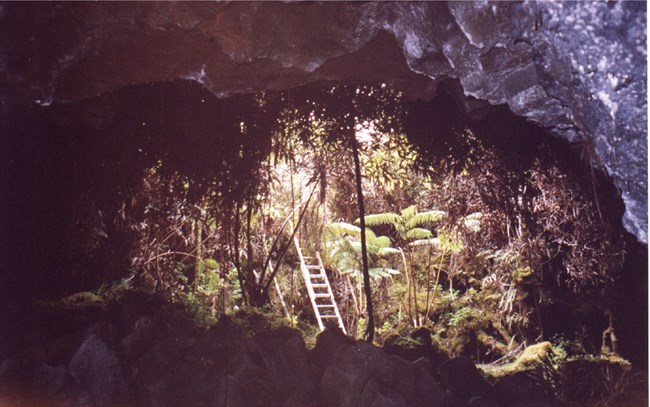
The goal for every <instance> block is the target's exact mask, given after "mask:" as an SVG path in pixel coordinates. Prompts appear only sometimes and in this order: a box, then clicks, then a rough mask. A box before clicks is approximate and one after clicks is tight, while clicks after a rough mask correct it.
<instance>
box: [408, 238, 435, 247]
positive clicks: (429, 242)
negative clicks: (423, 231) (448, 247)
mask: <svg viewBox="0 0 650 407" xmlns="http://www.w3.org/2000/svg"><path fill="white" fill-rule="evenodd" d="M409 246H436V247H438V246H440V239H438V238H437V237H433V238H431V239H418V240H414V241H412V242H411V243H409Z"/></svg>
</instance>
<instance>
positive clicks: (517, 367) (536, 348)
mask: <svg viewBox="0 0 650 407" xmlns="http://www.w3.org/2000/svg"><path fill="white" fill-rule="evenodd" d="M552 354H553V345H551V343H550V342H540V343H536V344H534V345H530V346H529V347H527V348H526V349H524V351H523V352H522V353H521V355H519V356H518V357H517V359H516V360H515V361H514V362H512V363H507V364H505V365H501V366H493V365H480V366H479V367H480V368H481V370H483V372H484V373H485V374H486V375H488V376H489V377H491V378H494V379H497V378H501V377H504V376H509V375H514V374H517V373H522V372H528V371H531V370H535V369H537V368H540V367H543V366H546V365H548V364H549V361H550V356H551V355H552Z"/></svg>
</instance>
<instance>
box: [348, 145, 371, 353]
mask: <svg viewBox="0 0 650 407" xmlns="http://www.w3.org/2000/svg"><path fill="white" fill-rule="evenodd" d="M351 137H352V154H353V156H354V177H355V179H356V184H357V204H358V206H359V222H360V223H359V226H360V227H361V262H362V263H361V264H362V269H361V271H362V272H363V287H364V290H365V294H366V307H367V310H368V327H367V328H366V334H365V336H366V341H368V342H370V343H372V340H373V339H374V336H375V318H374V316H373V311H372V292H371V290H370V274H369V273H368V249H367V247H366V219H365V216H366V210H365V207H364V204H363V192H362V190H361V164H360V162H359V145H358V144H357V138H356V136H355V134H354V133H352V135H351Z"/></svg>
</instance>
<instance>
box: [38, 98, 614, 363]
mask: <svg viewBox="0 0 650 407" xmlns="http://www.w3.org/2000/svg"><path fill="white" fill-rule="evenodd" d="M172 89H174V87H173V85H169V88H165V87H164V86H163V87H161V88H160V89H156V90H151V91H149V92H146V91H145V92H143V91H142V90H140V91H139V93H135V91H134V92H133V93H132V94H127V95H123V96H122V97H126V98H127V99H128V98H130V100H131V102H129V103H127V104H126V105H124V104H116V107H115V117H118V118H119V119H120V120H115V121H113V122H112V123H113V124H112V125H111V126H110V127H109V128H102V129H100V130H97V131H96V132H95V133H94V134H92V135H87V134H81V133H82V131H81V130H79V132H78V133H75V132H71V133H70V136H69V137H70V140H68V142H66V143H58V144H57V142H56V141H49V143H51V145H50V146H49V147H51V150H50V153H48V154H51V155H48V157H49V161H46V162H44V163H43V165H44V166H46V167H47V168H49V169H50V174H53V175H48V177H50V178H47V179H46V180H44V181H41V182H42V183H43V186H44V189H45V190H46V191H47V188H53V186H52V185H56V188H57V190H56V191H47V192H45V193H46V194H48V196H51V197H54V199H52V200H49V201H48V202H47V205H50V208H49V209H47V210H42V211H39V212H38V213H40V214H41V215H40V216H43V217H47V216H50V215H52V214H56V217H55V218H54V219H52V218H50V219H47V220H45V219H34V221H35V222H40V221H43V224H45V225H47V228H44V230H43V235H42V236H40V238H42V239H43V240H47V239H52V240H54V239H56V240H57V241H58V242H59V244H58V245H57V247H56V248H50V249H46V250H47V251H48V253H46V256H43V257H47V262H48V267H49V268H50V269H51V270H53V273H54V276H50V277H48V278H61V279H64V280H66V281H68V282H69V284H68V285H67V286H66V290H67V291H68V293H66V294H69V293H70V292H72V291H83V290H90V289H96V288H97V287H98V286H99V285H100V284H110V283H111V281H118V280H120V279H122V280H121V281H122V284H127V285H129V286H131V287H135V288H139V289H144V290H147V291H151V292H156V293H160V294H163V295H165V296H167V297H168V298H170V299H171V300H173V301H177V302H179V303H182V304H184V305H185V306H186V307H187V308H188V309H190V310H191V311H192V312H193V313H194V315H195V316H196V318H197V320H199V321H200V322H201V323H205V324H209V323H211V322H213V321H215V320H216V318H217V317H218V316H219V315H222V314H229V313H233V312H235V310H237V309H242V308H246V307H250V306H255V307H263V308H266V309H268V310H272V311H273V312H277V313H278V314H280V315H282V316H284V317H286V318H287V320H288V321H289V323H290V324H292V325H294V326H298V325H300V326H301V327H302V328H303V330H309V328H306V326H308V325H310V324H312V325H313V322H314V316H313V311H312V310H311V307H310V304H309V302H308V300H307V299H306V296H305V294H304V287H303V282H302V280H301V277H300V273H299V265H298V259H297V257H296V254H295V252H294V249H293V246H292V245H293V240H292V239H293V236H294V234H295V235H296V236H297V237H298V239H299V241H300V242H301V245H302V246H303V249H305V250H307V251H311V252H313V253H315V252H316V251H318V252H319V253H320V255H321V256H322V258H323V261H324V263H325V266H326V268H327V271H328V274H329V277H330V280H331V282H332V284H333V286H334V288H335V294H336V297H337V302H338V304H339V307H340V308H341V311H342V314H343V318H344V320H345V324H346V328H347V331H348V333H350V334H351V335H355V336H357V337H362V336H363V335H364V333H366V329H367V328H369V329H367V331H369V332H370V334H369V335H367V336H369V337H370V338H372V337H373V334H372V332H373V331H376V334H377V336H376V337H375V341H376V342H379V343H382V342H384V341H385V340H387V339H389V338H391V336H392V337H393V338H394V337H395V335H402V336H403V335H408V334H409V333H410V332H412V331H414V330H415V329H416V328H420V327H426V328H428V329H429V330H430V331H431V333H432V340H433V343H434V345H435V346H436V348H437V349H439V350H440V351H441V352H443V353H445V354H446V356H448V357H457V356H470V357H472V358H473V359H474V360H475V361H477V362H481V363H489V362H494V361H504V360H510V359H512V358H513V357H515V356H517V355H518V354H519V353H520V351H521V350H523V349H524V348H525V347H526V346H528V345H531V344H534V343H537V342H540V341H543V340H551V341H552V343H553V345H554V347H555V351H556V354H557V355H560V356H558V357H562V358H570V357H571V356H575V355H579V354H580V355H583V354H594V355H598V354H603V355H615V354H617V352H618V348H617V347H618V341H617V338H616V333H615V332H616V331H615V327H616V320H615V318H614V317H613V313H612V311H613V307H614V304H613V303H612V298H613V297H612V293H611V290H612V287H614V285H615V282H616V281H617V279H619V277H620V273H621V270H622V268H623V265H624V261H625V257H624V255H625V239H624V237H623V234H622V231H621V229H620V226H617V225H618V222H619V221H618V219H619V218H618V215H619V214H618V213H617V212H616V210H611V209H607V210H604V209H603V208H612V207H615V204H614V203H612V202H610V201H609V200H610V199H611V197H610V196H609V195H607V193H603V191H605V188H604V187H603V185H604V183H603V180H602V179H601V177H602V176H600V175H598V174H595V173H594V172H593V171H592V170H590V168H589V167H588V166H586V165H583V164H582V163H580V162H579V160H574V159H572V158H571V157H572V155H571V153H570V152H564V153H563V152H561V151H563V150H562V149H561V148H560V146H559V144H561V142H560V141H558V140H554V139H551V138H548V137H545V136H542V135H541V134H529V133H530V132H531V130H530V127H529V126H527V125H525V124H524V123H523V122H517V121H516V120H514V119H512V118H508V119H507V120H506V119H504V114H505V113H504V112H503V111H500V110H497V111H495V112H493V113H492V115H491V116H490V117H489V118H488V119H484V120H481V121H471V120H467V118H465V117H464V116H463V115H462V113H460V109H458V108H457V107H456V106H453V105H450V104H449V103H448V102H447V103H445V102H440V101H439V100H438V99H436V100H434V101H431V102H427V103H425V102H421V101H420V102H413V101H408V100H404V99H402V97H401V95H400V94H399V93H398V92H395V91H393V90H391V89H389V88H387V87H385V86H383V85H380V86H351V85H339V86H324V87H316V88H300V89H293V90H290V91H283V92H267V93H263V94H255V95H245V96H237V97H231V98H228V99H227V100H218V99H214V98H212V97H209V96H207V95H206V96H205V97H201V96H197V95H201V93H200V92H196V91H193V93H192V92H189V91H188V92H187V93H182V92H181V93H180V94H179V93H178V92H176V93H174V92H172ZM444 91H445V88H444V87H443V88H441V92H444ZM127 93H128V91H127ZM163 95H164V96H163ZM116 98H117V97H116ZM143 100H158V101H159V102H156V103H154V104H149V105H148V106H147V107H146V108H139V110H135V109H133V106H136V105H138V104H142V102H143ZM446 100H449V98H447V99H446ZM113 102H114V101H113ZM113 102H110V101H109V102H108V103H113ZM98 103H99V102H98ZM101 103H107V102H106V101H105V100H104V101H103V102H101ZM115 103H116V102H115ZM196 117H201V120H195V118H196ZM88 120H92V119H88ZM513 122H514V124H513ZM504 123H509V124H507V125H506V124H504ZM134 129H135V130H134ZM562 147H564V148H565V147H566V146H562ZM565 150H567V149H566V148H565ZM57 152H61V154H57ZM63 152H65V154H64V153H63ZM355 156H356V157H355ZM355 158H358V161H359V167H358V169H357V168H356V167H355ZM70 174H74V175H73V176H71V175H70ZM357 175H360V176H361V178H358V177H357ZM357 181H360V182H361V184H360V186H361V187H362V188H361V189H362V191H363V199H362V203H363V205H364V206H365V216H364V217H363V218H361V217H360V215H359V199H358V194H357V186H358V185H357ZM606 192H607V191H606ZM71 197H74V199H70V198H71ZM72 202H73V203H72ZM52 208H54V209H52ZM362 220H363V223H365V229H362V227H361V225H362V222H361V221H362ZM362 231H363V233H362ZM362 237H363V239H364V240H365V242H364V244H362V241H361V240H362ZM364 246H365V247H364ZM364 252H366V253H367V255H366V256H363V255H362V253H364ZM364 258H365V259H366V260H367V266H366V267H363V260H364ZM364 269H365V270H364ZM63 271H65V275H58V276H57V275H56V273H61V272H63ZM364 271H365V273H364ZM364 274H365V276H367V278H366V279H364ZM276 282H277V288H276ZM70 287H74V288H73V289H70ZM279 293H280V294H281V296H280V294H279ZM368 293H371V294H370V296H368ZM57 294H63V292H61V291H59V292H58V293H57ZM369 305H374V311H371V313H370V314H369V313H368V310H369V309H372V308H369ZM563 313H564V315H565V319H564V320H563V321H561V322H558V321H557V320H556V318H557V315H559V314H563ZM371 316H374V326H375V327H376V329H373V327H372V326H370V327H369V326H368V323H369V321H371V320H370V317H371ZM587 318H592V319H593V318H595V320H596V321H597V322H596V323H590V324H587V323H586V322H585V320H586V319H587ZM371 322H372V321H371ZM311 329H313V328H311Z"/></svg>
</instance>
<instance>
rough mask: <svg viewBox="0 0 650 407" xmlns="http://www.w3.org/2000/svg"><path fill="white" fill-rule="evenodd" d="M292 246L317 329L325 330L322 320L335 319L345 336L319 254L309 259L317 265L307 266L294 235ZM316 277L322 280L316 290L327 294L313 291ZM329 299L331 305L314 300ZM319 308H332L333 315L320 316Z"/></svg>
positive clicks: (341, 319)
mask: <svg viewBox="0 0 650 407" xmlns="http://www.w3.org/2000/svg"><path fill="white" fill-rule="evenodd" d="M293 241H294V244H295V245H296V251H297V252H298V258H299V259H300V270H301V272H302V277H303V279H304V280H305V286H306V287H307V293H308V294H309V300H310V302H311V305H312V308H313V309H314V314H316V321H317V322H318V327H319V328H320V330H321V331H323V330H325V324H324V323H323V318H327V319H329V318H336V320H337V322H338V325H339V327H340V328H341V330H342V331H343V333H345V334H346V335H347V332H346V330H345V326H344V325H343V318H341V313H340V312H339V307H338V305H337V304H336V299H335V298H334V292H333V291H332V286H331V285H330V282H329V279H328V278H327V274H326V273H325V268H324V267H323V261H322V259H321V257H320V254H319V253H316V257H309V258H310V259H311V258H315V259H317V260H318V264H317V265H316V264H309V265H308V264H307V263H306V262H305V256H303V254H302V249H301V248H300V243H299V242H298V238H297V236H295V235H294V237H293ZM310 270H318V271H319V273H317V274H312V273H310ZM313 277H317V278H319V279H322V280H323V282H322V283H318V284H316V285H317V286H318V288H324V289H326V290H327V292H318V293H317V292H316V291H314V283H312V278H313ZM325 298H329V299H330V301H331V304H319V303H318V302H317V301H316V300H317V299H325ZM319 308H333V309H334V314H333V315H332V314H325V315H322V314H321V312H320V310H319Z"/></svg>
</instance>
